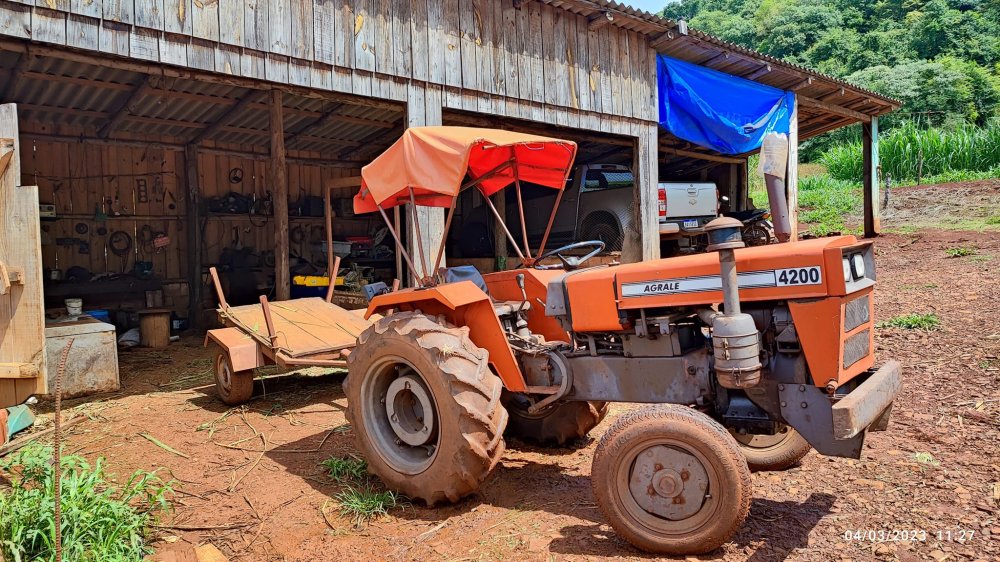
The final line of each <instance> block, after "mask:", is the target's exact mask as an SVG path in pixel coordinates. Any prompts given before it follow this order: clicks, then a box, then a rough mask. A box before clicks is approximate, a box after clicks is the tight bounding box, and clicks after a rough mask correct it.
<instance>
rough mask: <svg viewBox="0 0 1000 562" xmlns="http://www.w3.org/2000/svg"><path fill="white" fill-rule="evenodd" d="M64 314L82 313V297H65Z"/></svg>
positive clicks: (77, 314) (76, 314) (74, 314)
mask: <svg viewBox="0 0 1000 562" xmlns="http://www.w3.org/2000/svg"><path fill="white" fill-rule="evenodd" d="M63 302H65V303H66V314H68V315H70V316H79V315H81V314H83V299H66V300H65V301H63Z"/></svg>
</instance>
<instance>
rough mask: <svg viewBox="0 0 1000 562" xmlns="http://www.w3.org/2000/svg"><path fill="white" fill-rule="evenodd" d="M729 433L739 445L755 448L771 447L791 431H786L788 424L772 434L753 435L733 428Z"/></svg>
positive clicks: (790, 434) (788, 436)
mask: <svg viewBox="0 0 1000 562" xmlns="http://www.w3.org/2000/svg"><path fill="white" fill-rule="evenodd" d="M729 433H731V434H732V436H733V439H736V442H737V443H739V444H740V446H741V447H746V448H748V449H757V450H763V449H773V448H775V447H777V446H779V445H781V444H782V443H784V442H785V440H787V439H790V438H791V436H792V433H791V432H790V431H788V426H783V427H782V428H781V429H780V430H778V431H777V432H776V433H775V434H774V435H755V434H753V433H739V432H736V431H733V430H730V431H729Z"/></svg>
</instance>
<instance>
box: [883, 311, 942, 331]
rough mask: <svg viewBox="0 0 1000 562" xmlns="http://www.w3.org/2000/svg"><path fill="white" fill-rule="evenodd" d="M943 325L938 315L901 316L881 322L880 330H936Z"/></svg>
mask: <svg viewBox="0 0 1000 562" xmlns="http://www.w3.org/2000/svg"><path fill="white" fill-rule="evenodd" d="M940 325H941V319H940V318H938V316H937V314H934V313H930V314H915V313H914V314H901V315H899V316H894V317H892V318H890V319H888V320H886V321H884V322H879V323H878V325H877V326H878V327H879V328H903V329H905V330H935V329H937V327H938V326H940Z"/></svg>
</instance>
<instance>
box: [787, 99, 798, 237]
mask: <svg viewBox="0 0 1000 562" xmlns="http://www.w3.org/2000/svg"><path fill="white" fill-rule="evenodd" d="M785 191H786V193H787V194H788V222H789V226H790V227H791V228H790V229H789V231H790V233H791V236H790V238H789V239H790V240H791V241H793V242H794V241H797V240H798V239H799V96H797V95H796V96H795V105H793V106H792V115H791V117H789V120H788V173H787V174H786V177H785Z"/></svg>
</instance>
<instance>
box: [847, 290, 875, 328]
mask: <svg viewBox="0 0 1000 562" xmlns="http://www.w3.org/2000/svg"><path fill="white" fill-rule="evenodd" d="M870 298H871V297H870V296H869V295H865V296H863V297H860V298H856V299H854V300H852V301H851V302H849V303H847V306H845V307H844V331H845V332H850V331H851V330H853V329H855V328H857V327H858V326H860V325H862V324H865V323H867V322H868V321H869V320H871V313H870V307H869V306H868V302H869V301H868V299H870Z"/></svg>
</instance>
